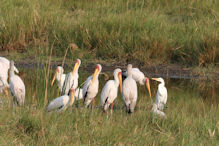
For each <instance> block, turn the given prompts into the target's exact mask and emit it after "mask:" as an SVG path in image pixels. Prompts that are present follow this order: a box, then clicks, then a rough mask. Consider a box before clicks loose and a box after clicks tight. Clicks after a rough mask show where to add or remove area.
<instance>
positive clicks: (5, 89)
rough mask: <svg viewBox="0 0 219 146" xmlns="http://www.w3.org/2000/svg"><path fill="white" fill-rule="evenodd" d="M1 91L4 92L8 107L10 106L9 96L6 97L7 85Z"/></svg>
mask: <svg viewBox="0 0 219 146" xmlns="http://www.w3.org/2000/svg"><path fill="white" fill-rule="evenodd" d="M3 91H4V94H5V96H6V98H7V100H8V107H9V106H10V102H9V98H8V89H7V87H5V88H4V89H3Z"/></svg>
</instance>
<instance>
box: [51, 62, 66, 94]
mask: <svg viewBox="0 0 219 146" xmlns="http://www.w3.org/2000/svg"><path fill="white" fill-rule="evenodd" d="M65 77H66V74H64V69H63V67H61V66H58V67H57V68H56V72H55V74H54V76H53V79H52V82H51V86H53V84H54V81H55V79H56V81H57V86H58V88H59V92H60V93H62V88H63V84H64V81H65Z"/></svg>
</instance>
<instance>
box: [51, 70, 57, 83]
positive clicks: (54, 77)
mask: <svg viewBox="0 0 219 146" xmlns="http://www.w3.org/2000/svg"><path fill="white" fill-rule="evenodd" d="M56 75H57V71H56V73H55V74H54V76H53V79H52V82H51V86H53V84H54V82H55V79H56Z"/></svg>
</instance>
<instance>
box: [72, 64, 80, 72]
mask: <svg viewBox="0 0 219 146" xmlns="http://www.w3.org/2000/svg"><path fill="white" fill-rule="evenodd" d="M78 65H79V64H78V62H76V63H75V66H74V68H73V71H72V74H74V73H75V71H76V69H77V68H78Z"/></svg>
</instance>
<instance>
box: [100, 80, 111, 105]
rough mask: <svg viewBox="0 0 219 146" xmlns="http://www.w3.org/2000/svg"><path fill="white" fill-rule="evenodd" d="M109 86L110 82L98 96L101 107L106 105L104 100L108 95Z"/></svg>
mask: <svg viewBox="0 0 219 146" xmlns="http://www.w3.org/2000/svg"><path fill="white" fill-rule="evenodd" d="M110 86H111V80H110V81H108V82H107V83H106V84H105V86H104V87H103V89H102V92H101V96H100V99H101V105H104V104H105V103H106V99H107V97H108V96H109V93H110Z"/></svg>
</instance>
